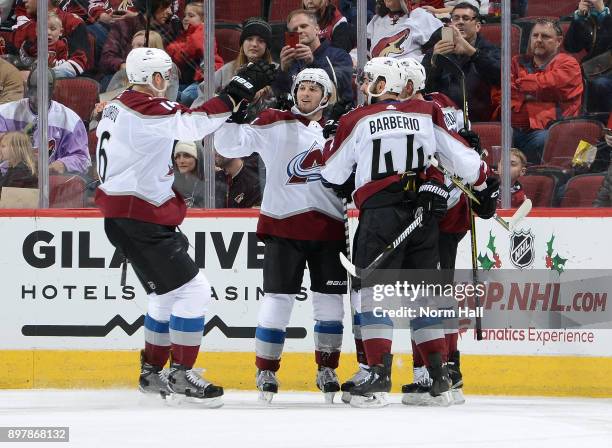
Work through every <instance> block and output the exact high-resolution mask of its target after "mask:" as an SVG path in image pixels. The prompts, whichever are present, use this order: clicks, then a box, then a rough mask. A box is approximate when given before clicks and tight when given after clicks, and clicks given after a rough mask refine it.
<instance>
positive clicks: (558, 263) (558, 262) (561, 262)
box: [552, 254, 567, 274]
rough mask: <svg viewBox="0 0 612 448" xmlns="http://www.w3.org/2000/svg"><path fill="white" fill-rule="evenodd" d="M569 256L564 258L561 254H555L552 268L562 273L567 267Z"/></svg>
mask: <svg viewBox="0 0 612 448" xmlns="http://www.w3.org/2000/svg"><path fill="white" fill-rule="evenodd" d="M566 261H567V258H562V257H560V256H559V254H557V255H555V256H554V257H553V259H552V269H554V270H555V271H557V272H558V273H559V274H561V273H562V272H563V270H564V268H565V262H566Z"/></svg>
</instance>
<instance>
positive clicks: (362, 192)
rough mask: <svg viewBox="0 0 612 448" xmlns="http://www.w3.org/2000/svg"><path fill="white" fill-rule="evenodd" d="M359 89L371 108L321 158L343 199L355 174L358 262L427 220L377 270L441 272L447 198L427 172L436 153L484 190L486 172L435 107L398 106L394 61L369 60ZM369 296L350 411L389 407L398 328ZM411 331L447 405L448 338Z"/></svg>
mask: <svg viewBox="0 0 612 448" xmlns="http://www.w3.org/2000/svg"><path fill="white" fill-rule="evenodd" d="M360 82H361V87H360V89H361V91H362V92H363V93H364V95H365V97H366V99H367V105H366V106H365V107H361V108H357V109H355V110H353V111H351V112H349V113H348V114H347V115H345V116H344V117H343V118H342V119H341V120H340V123H339V126H338V129H337V132H336V135H335V137H334V139H333V141H332V142H331V145H330V146H329V148H326V150H325V153H324V155H325V161H326V165H325V167H324V168H323V170H322V176H323V178H324V179H325V181H326V182H328V183H329V184H332V185H333V188H334V189H335V190H337V191H339V192H343V191H346V189H347V188H346V187H347V181H349V178H350V176H351V173H352V171H353V167H354V166H355V165H356V170H355V178H354V182H355V185H354V189H355V191H354V192H353V194H352V197H353V199H354V200H355V203H356V205H357V207H359V209H360V219H359V227H358V229H357V233H356V237H355V241H354V248H353V253H354V257H353V262H354V264H355V265H356V266H360V267H365V266H367V265H368V264H370V263H371V262H372V261H373V260H374V258H376V257H377V256H378V255H379V254H380V253H381V252H382V250H383V249H384V248H385V247H386V246H387V245H388V244H389V242H390V241H391V240H393V239H394V238H395V237H396V236H397V235H398V234H399V233H400V232H401V231H402V230H403V229H404V228H405V227H406V226H407V225H408V224H409V223H410V222H411V221H413V219H414V217H415V216H417V215H418V214H419V213H420V212H422V213H423V214H424V215H425V220H424V226H423V227H420V228H417V230H415V231H414V232H413V233H412V234H411V236H410V238H408V239H407V240H405V242H404V243H403V244H402V245H401V246H399V247H398V249H397V250H396V251H394V252H393V253H392V254H391V255H390V256H389V258H388V259H387V261H386V262H385V263H384V264H383V265H381V268H385V269H437V267H438V247H437V241H438V225H437V221H438V220H439V219H441V218H442V217H443V216H444V214H445V213H446V206H447V205H446V202H447V200H448V190H447V188H446V187H445V186H444V184H443V176H442V175H441V174H440V173H439V172H438V171H437V170H435V169H434V168H433V167H432V166H430V157H432V156H433V155H434V153H436V152H438V153H439V154H440V156H442V157H443V159H444V163H445V165H446V166H447V168H448V169H449V170H451V171H452V172H454V173H455V174H456V175H458V176H461V177H462V178H463V179H465V180H466V181H467V182H468V183H470V184H474V185H475V186H477V187H479V188H483V186H486V182H485V181H486V164H484V163H483V162H481V161H480V158H479V157H478V154H476V153H475V152H474V151H473V150H472V149H471V148H469V147H468V146H466V145H465V142H464V141H463V140H462V139H461V138H459V137H458V136H457V135H456V134H453V133H452V132H449V131H448V130H447V128H446V125H445V123H444V117H443V114H442V111H441V110H440V108H439V107H438V106H437V105H436V104H434V103H432V102H427V101H422V100H417V99H412V100H410V101H404V102H400V101H399V94H400V93H401V92H402V90H403V89H404V86H405V85H406V83H407V77H406V74H405V71H404V69H403V68H402V66H401V65H400V63H399V62H398V60H396V59H393V58H374V59H372V60H370V61H369V62H368V63H367V64H366V65H365V67H364V77H363V79H362V80H361V81H360ZM348 189H349V190H350V189H351V188H350V187H349V188H348ZM356 288H360V285H358V284H357V285H356ZM372 297H373V292H372V288H371V287H366V288H361V289H359V291H357V292H356V293H355V292H353V293H352V294H351V301H352V305H353V307H354V308H355V310H356V312H357V314H358V321H359V323H360V329H361V335H362V339H363V346H364V350H365V354H366V358H367V362H368V372H367V373H368V374H367V376H366V375H361V376H360V377H359V381H355V384H354V386H353V387H352V388H351V390H350V393H351V405H354V406H360V407H361V406H384V405H385V404H386V398H385V394H386V392H388V391H389V390H390V388H391V364H392V355H391V342H392V338H393V325H392V322H391V320H390V319H389V318H388V317H378V316H376V315H375V314H374V312H373V309H372V305H373V302H372ZM419 324H420V326H419ZM411 328H412V331H413V332H414V334H415V339H416V340H417V343H418V345H419V349H420V351H421V353H422V354H423V355H424V358H425V360H426V363H427V367H428V370H429V373H430V375H431V377H432V380H433V384H432V387H431V389H430V394H431V397H432V401H435V402H437V404H439V405H448V404H450V400H451V398H450V392H449V389H450V381H449V379H448V370H447V367H446V350H445V341H444V333H443V331H442V329H441V328H439V327H436V325H435V324H433V325H432V323H429V322H416V321H415V322H413V321H411ZM364 376H365V378H364Z"/></svg>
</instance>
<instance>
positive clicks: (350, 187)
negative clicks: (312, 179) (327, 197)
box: [321, 171, 355, 204]
mask: <svg viewBox="0 0 612 448" xmlns="http://www.w3.org/2000/svg"><path fill="white" fill-rule="evenodd" d="M321 183H322V184H323V186H324V187H326V188H331V189H332V190H334V193H335V195H336V196H338V197H339V198H340V199H346V202H347V203H349V204H350V203H351V202H353V196H352V194H353V191H354V190H355V172H354V171H353V173H351V175H350V176H349V178H348V179H347V180H346V182H344V183H343V184H342V185H338V184H332V183H330V182H328V181H326V180H325V179H324V178H323V177H322V178H321Z"/></svg>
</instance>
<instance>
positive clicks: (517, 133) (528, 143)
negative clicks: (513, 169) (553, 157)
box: [512, 128, 548, 165]
mask: <svg viewBox="0 0 612 448" xmlns="http://www.w3.org/2000/svg"><path fill="white" fill-rule="evenodd" d="M512 130H513V134H512V146H514V147H515V148H518V149H520V150H521V151H523V153H524V154H525V157H527V161H528V162H529V163H533V164H536V165H539V164H540V163H542V153H543V152H544V144H545V143H546V139H547V138H548V130H547V129H533V130H529V129H527V130H524V129H518V128H513V129H512Z"/></svg>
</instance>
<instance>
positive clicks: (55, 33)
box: [47, 12, 76, 78]
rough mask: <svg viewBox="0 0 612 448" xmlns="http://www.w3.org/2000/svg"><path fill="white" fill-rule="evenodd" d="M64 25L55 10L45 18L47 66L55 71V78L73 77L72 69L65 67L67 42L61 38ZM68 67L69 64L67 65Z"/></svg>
mask: <svg viewBox="0 0 612 448" xmlns="http://www.w3.org/2000/svg"><path fill="white" fill-rule="evenodd" d="M63 32H64V27H63V26H62V21H61V20H60V18H59V17H58V15H57V14H56V13H55V12H51V13H49V17H48V19H47V40H48V47H49V68H50V69H52V70H53V71H54V72H55V76H56V77H57V78H74V77H75V76H76V75H75V73H74V71H73V70H72V69H70V68H69V69H67V68H66V67H67V66H66V64H65V62H66V60H67V59H68V43H67V42H66V40H65V39H63V38H62V35H63ZM68 67H69V66H68Z"/></svg>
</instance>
